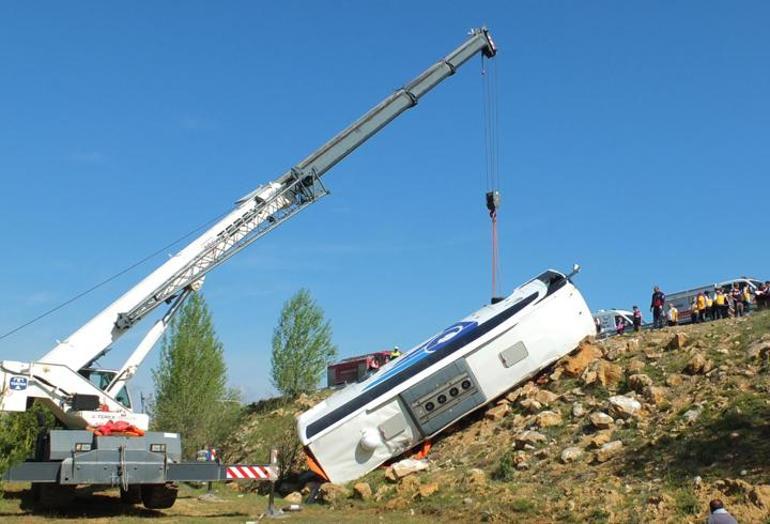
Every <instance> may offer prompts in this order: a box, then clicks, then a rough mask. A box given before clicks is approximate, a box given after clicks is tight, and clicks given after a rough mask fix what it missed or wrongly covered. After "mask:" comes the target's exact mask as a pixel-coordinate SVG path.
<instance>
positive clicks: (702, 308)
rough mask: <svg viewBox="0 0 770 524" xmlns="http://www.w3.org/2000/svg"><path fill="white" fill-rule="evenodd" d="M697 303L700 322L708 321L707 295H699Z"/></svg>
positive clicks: (696, 299) (701, 293)
mask: <svg viewBox="0 0 770 524" xmlns="http://www.w3.org/2000/svg"><path fill="white" fill-rule="evenodd" d="M695 303H696V305H697V306H698V322H705V321H706V295H704V294H703V292H700V293H698V296H697V297H696V298H695Z"/></svg>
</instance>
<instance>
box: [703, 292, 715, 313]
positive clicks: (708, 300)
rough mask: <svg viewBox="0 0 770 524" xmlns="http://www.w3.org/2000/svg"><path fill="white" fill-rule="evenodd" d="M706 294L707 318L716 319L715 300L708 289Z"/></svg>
mask: <svg viewBox="0 0 770 524" xmlns="http://www.w3.org/2000/svg"><path fill="white" fill-rule="evenodd" d="M705 296H706V320H714V300H713V299H712V298H711V295H709V293H708V291H706V293H705Z"/></svg>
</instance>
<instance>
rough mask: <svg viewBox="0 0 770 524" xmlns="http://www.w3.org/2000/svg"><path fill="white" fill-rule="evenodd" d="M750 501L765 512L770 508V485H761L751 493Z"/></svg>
mask: <svg viewBox="0 0 770 524" xmlns="http://www.w3.org/2000/svg"><path fill="white" fill-rule="evenodd" d="M749 500H750V501H751V503H752V504H754V505H755V506H757V507H759V508H763V509H765V510H767V509H769V508H770V485H767V484H759V485H757V486H754V488H753V489H752V490H751V491H749Z"/></svg>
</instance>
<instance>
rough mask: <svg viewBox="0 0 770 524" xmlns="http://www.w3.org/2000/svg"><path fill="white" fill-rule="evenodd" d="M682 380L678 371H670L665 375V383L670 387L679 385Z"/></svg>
mask: <svg viewBox="0 0 770 524" xmlns="http://www.w3.org/2000/svg"><path fill="white" fill-rule="evenodd" d="M682 382H684V379H682V375H680V374H679V373H672V374H671V375H669V376H667V377H666V385H667V386H670V387H672V388H673V387H676V386H681V385H682Z"/></svg>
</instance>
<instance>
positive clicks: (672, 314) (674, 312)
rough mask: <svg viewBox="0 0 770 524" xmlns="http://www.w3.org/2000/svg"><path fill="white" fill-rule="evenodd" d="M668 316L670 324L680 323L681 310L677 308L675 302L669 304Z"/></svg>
mask: <svg viewBox="0 0 770 524" xmlns="http://www.w3.org/2000/svg"><path fill="white" fill-rule="evenodd" d="M666 316H667V318H668V325H669V326H676V325H677V324H679V310H678V309H677V308H676V306H675V305H674V304H669V305H668V313H667V315H666Z"/></svg>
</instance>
